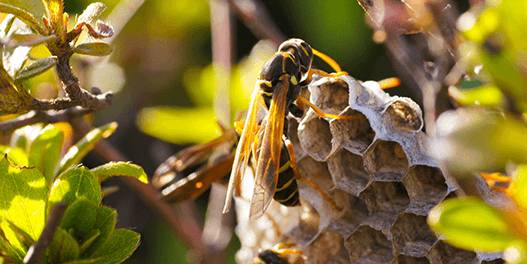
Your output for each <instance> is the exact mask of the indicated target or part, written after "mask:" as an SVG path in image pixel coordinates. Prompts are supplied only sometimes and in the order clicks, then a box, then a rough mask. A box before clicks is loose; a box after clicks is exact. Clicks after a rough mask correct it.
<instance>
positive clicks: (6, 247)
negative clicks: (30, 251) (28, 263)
mask: <svg viewBox="0 0 527 264" xmlns="http://www.w3.org/2000/svg"><path fill="white" fill-rule="evenodd" d="M6 224H7V221H6V222H3V223H2V224H1V225H0V250H1V251H2V252H4V254H5V256H7V257H9V258H11V259H12V260H13V261H15V262H16V263H20V262H22V260H23V258H24V255H25V252H24V251H18V250H17V249H16V248H14V247H13V245H12V244H11V243H10V242H9V240H8V239H7V237H6V234H5V233H4V231H3V230H2V228H4V226H5V225H6ZM9 231H11V230H10V229H9Z"/></svg>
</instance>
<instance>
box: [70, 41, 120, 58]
mask: <svg viewBox="0 0 527 264" xmlns="http://www.w3.org/2000/svg"><path fill="white" fill-rule="evenodd" d="M112 51H113V48H112V46H110V45H109V44H108V43H104V42H92V43H83V44H80V45H78V46H77V47H75V48H73V52H75V53H77V54H82V55H91V56H107V55H110V54H111V53H112Z"/></svg>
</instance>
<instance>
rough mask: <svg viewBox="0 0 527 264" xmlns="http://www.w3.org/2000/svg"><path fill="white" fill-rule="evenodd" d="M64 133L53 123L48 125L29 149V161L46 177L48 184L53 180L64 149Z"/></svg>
mask: <svg viewBox="0 0 527 264" xmlns="http://www.w3.org/2000/svg"><path fill="white" fill-rule="evenodd" d="M63 139H64V134H63V133H62V131H61V130H60V129H58V128H56V127H54V126H53V125H47V126H46V127H45V128H44V129H42V130H41V131H40V135H39V136H38V137H37V138H36V139H35V140H34V141H33V143H32V144H31V147H30V149H29V163H30V165H31V166H35V167H36V168H37V169H38V170H40V172H42V174H43V175H44V177H45V178H46V181H47V182H48V184H51V181H52V180H53V173H54V172H55V168H56V167H57V163H58V161H59V158H60V150H61V149H62V140H63Z"/></svg>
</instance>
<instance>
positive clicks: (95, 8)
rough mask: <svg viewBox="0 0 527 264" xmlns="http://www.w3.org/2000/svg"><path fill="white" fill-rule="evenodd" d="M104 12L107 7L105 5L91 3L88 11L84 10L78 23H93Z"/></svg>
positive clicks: (87, 8)
mask: <svg viewBox="0 0 527 264" xmlns="http://www.w3.org/2000/svg"><path fill="white" fill-rule="evenodd" d="M104 10H106V6H105V5H104V4H103V3H100V2H96V3H91V4H90V5H89V6H88V7H86V9H84V11H83V12H82V15H80V16H79V19H78V23H82V22H86V23H91V22H92V21H93V20H94V19H96V18H98V17H99V16H100V15H101V14H102V12H104Z"/></svg>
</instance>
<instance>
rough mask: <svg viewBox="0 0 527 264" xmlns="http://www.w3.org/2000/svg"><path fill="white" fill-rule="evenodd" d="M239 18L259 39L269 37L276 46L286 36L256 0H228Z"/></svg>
mask: <svg viewBox="0 0 527 264" xmlns="http://www.w3.org/2000/svg"><path fill="white" fill-rule="evenodd" d="M228 1H229V4H230V5H231V7H232V8H233V10H234V11H235V12H236V15H237V16H238V17H239V18H240V20H241V21H242V22H243V23H244V24H245V25H246V26H247V28H249V30H251V32H252V33H253V34H254V35H255V36H256V37H257V38H259V39H269V40H271V41H273V42H274V44H275V45H276V47H278V46H280V44H282V42H284V41H285V40H286V39H287V37H286V36H285V35H284V33H282V31H280V29H279V28H278V27H277V26H276V24H275V23H274V22H273V19H272V18H271V16H270V15H269V12H268V11H267V9H266V8H265V6H264V5H263V4H262V3H261V2H260V1H258V0H228Z"/></svg>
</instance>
